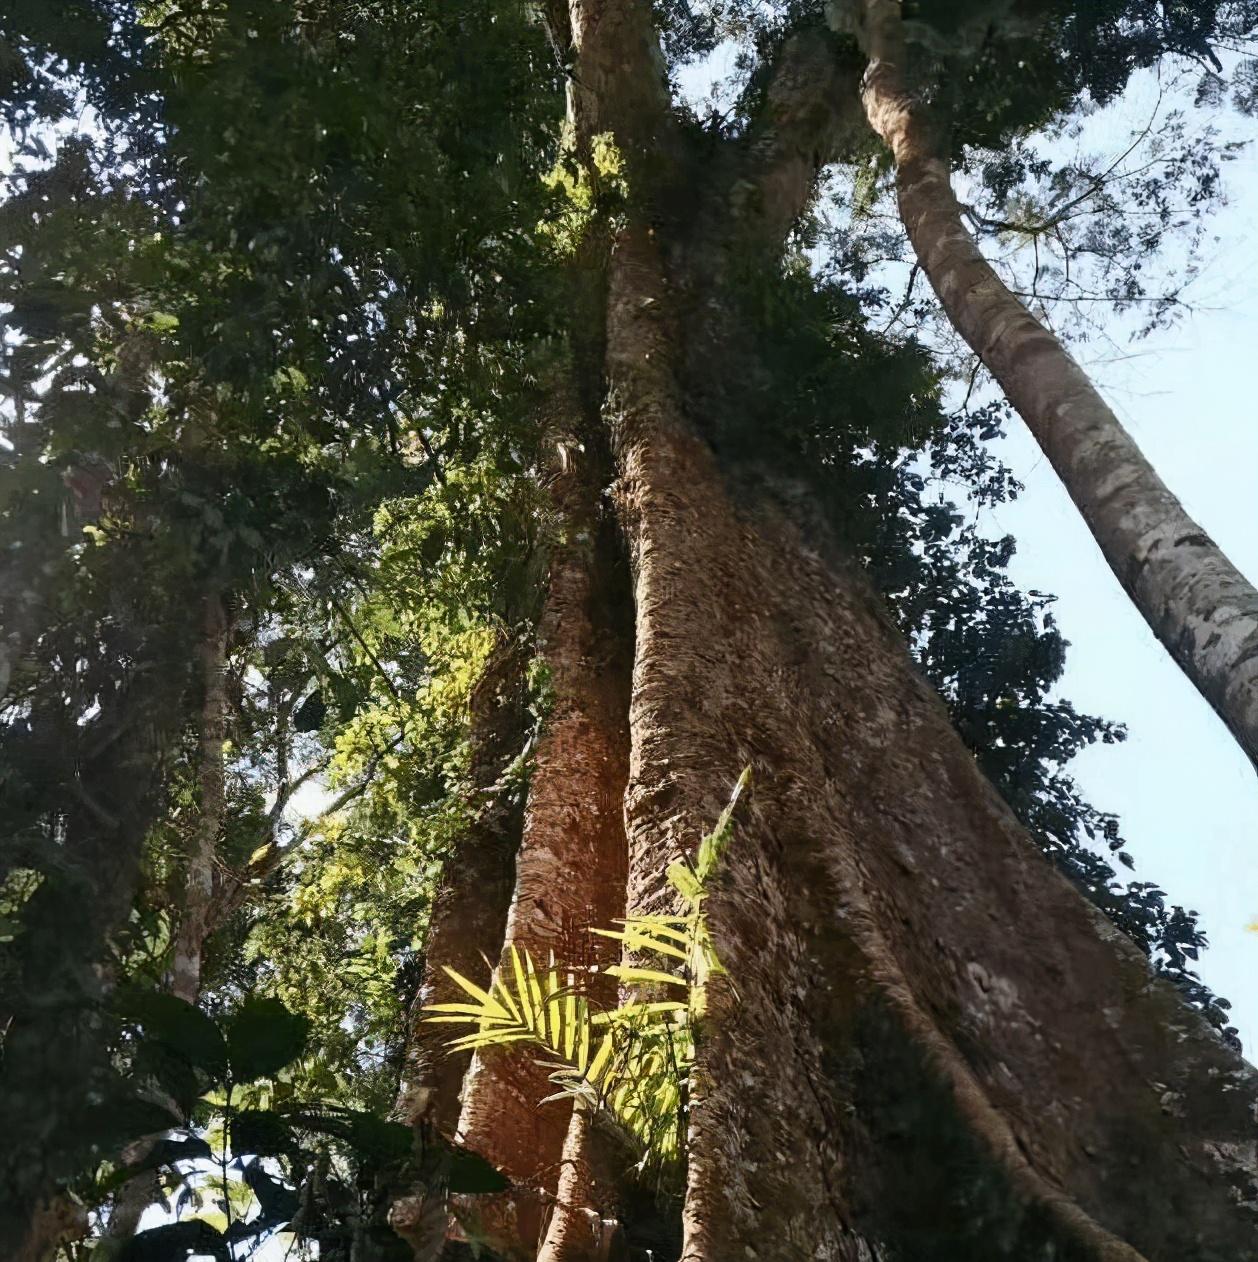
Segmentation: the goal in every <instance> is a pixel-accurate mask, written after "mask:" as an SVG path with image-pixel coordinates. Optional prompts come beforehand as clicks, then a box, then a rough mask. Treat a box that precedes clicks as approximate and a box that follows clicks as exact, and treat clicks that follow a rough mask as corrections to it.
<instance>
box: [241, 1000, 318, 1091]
mask: <svg viewBox="0 0 1258 1262" xmlns="http://www.w3.org/2000/svg"><path fill="white" fill-rule="evenodd" d="M309 1033H310V1022H309V1020H308V1019H307V1018H306V1017H304V1016H299V1015H298V1014H297V1013H294V1012H290V1011H289V1010H288V1009H287V1008H286V1007H285V1006H284V1005H283V1004H282V1003H280V1001H279V1000H278V999H272V998H269V997H262V998H257V997H254V998H250V999H246V1000H245V1002H244V1003H243V1004H241V1005H240V1007H239V1008H237V1009H236V1011H235V1012H234V1013H233V1014H232V1016H231V1017H230V1019H229V1020H228V1022H227V1061H228V1064H229V1065H230V1067H231V1072H232V1078H233V1079H234V1080H235V1081H236V1082H252V1081H253V1080H254V1079H255V1078H266V1077H269V1076H270V1075H271V1074H274V1073H278V1072H279V1070H281V1069H283V1068H284V1066H285V1065H288V1064H291V1062H293V1061H295V1060H296V1059H297V1058H298V1057H299V1056H300V1055H301V1054H302V1052H303V1051H304V1050H305V1047H306V1039H307V1037H308V1035H309Z"/></svg>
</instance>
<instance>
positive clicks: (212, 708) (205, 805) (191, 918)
mask: <svg viewBox="0 0 1258 1262" xmlns="http://www.w3.org/2000/svg"><path fill="white" fill-rule="evenodd" d="M202 630H203V639H202V643H201V684H202V694H201V724H200V751H201V757H200V762H199V766H198V776H197V778H198V787H199V789H200V809H199V813H198V815H197V824H196V829H195V831H194V833H193V837H192V846H191V851H190V853H189V856H188V868H187V872H186V875H185V879H184V903H183V906H182V908H181V909H180V918H179V926H178V929H177V930H176V932H175V942H174V954H173V960H172V965H171V981H170V992H171V994H173V995H175V996H176V997H177V998H179V999H182V1000H184V1002H185V1003H191V1004H195V1003H196V1002H197V999H198V998H199V996H200V994H201V955H202V952H203V951H204V949H205V942H206V939H207V938H208V937H209V935H210V933H211V931H212V929H213V925H212V923H211V915H210V911H211V906H212V903H213V897H214V887H215V866H214V865H215V857H216V854H217V850H218V839H219V835H220V834H221V833H222V831H223V820H224V817H225V815H226V812H227V796H226V779H225V773H224V761H223V742H224V741H225V740H226V739H227V690H226V669H227V634H228V626H227V611H226V609H225V608H224V605H223V600H222V597H221V596H219V595H218V594H217V593H211V594H210V595H208V596H206V598H205V603H204V620H203V627H202ZM158 1138H160V1136H156V1135H151V1136H147V1137H145V1138H143V1139H138V1140H136V1141H134V1142H133V1143H131V1144H129V1145H128V1146H127V1148H126V1149H125V1150H124V1151H123V1153H122V1163H123V1165H131V1164H133V1163H135V1162H138V1161H140V1160H142V1159H143V1158H144V1157H145V1156H146V1155H147V1153H148V1152H149V1151H150V1149H151V1148H152V1147H153V1144H154V1143H155V1142H156V1141H157V1139H158ZM160 1197H161V1180H160V1179H159V1177H158V1174H157V1171H156V1170H150V1171H146V1172H145V1173H143V1174H138V1175H136V1176H135V1177H134V1178H132V1179H129V1180H128V1181H127V1182H126V1183H124V1184H123V1185H122V1186H121V1187H120V1188H119V1189H118V1191H117V1192H116V1193H115V1195H114V1204H113V1210H112V1212H111V1213H110V1215H109V1225H108V1227H107V1228H106V1236H107V1237H108V1238H110V1239H114V1240H127V1239H129V1238H130V1237H131V1236H134V1235H135V1234H136V1232H137V1231H138V1230H139V1228H140V1220H141V1219H142V1218H143V1217H144V1211H145V1210H147V1209H148V1207H149V1206H150V1205H153V1204H155V1203H156V1202H157V1200H158V1199H159V1198H160Z"/></svg>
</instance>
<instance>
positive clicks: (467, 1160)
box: [449, 1148, 511, 1196]
mask: <svg viewBox="0 0 1258 1262" xmlns="http://www.w3.org/2000/svg"><path fill="white" fill-rule="evenodd" d="M510 1186H511V1181H510V1180H509V1179H508V1178H507V1176H506V1175H505V1174H503V1173H502V1171H501V1170H498V1169H495V1167H494V1166H492V1165H490V1163H489V1162H488V1161H486V1160H485V1158H484V1157H482V1156H481V1155H480V1154H479V1153H475V1152H472V1150H471V1149H470V1148H456V1149H455V1150H454V1151H453V1152H452V1153H451V1154H450V1168H449V1187H450V1191H451V1192H452V1193H454V1194H455V1195H456V1196H469V1195H471V1196H475V1195H478V1194H480V1193H485V1192H505V1191H506V1190H507V1188H509V1187H510Z"/></svg>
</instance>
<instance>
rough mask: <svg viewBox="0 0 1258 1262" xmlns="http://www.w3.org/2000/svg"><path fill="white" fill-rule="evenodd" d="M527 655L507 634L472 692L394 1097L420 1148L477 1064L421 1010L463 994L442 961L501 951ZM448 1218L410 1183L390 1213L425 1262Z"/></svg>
mask: <svg viewBox="0 0 1258 1262" xmlns="http://www.w3.org/2000/svg"><path fill="white" fill-rule="evenodd" d="M527 656H528V647H527V645H526V644H525V643H524V642H523V641H521V640H520V639H519V638H511V639H504V640H503V641H502V642H501V643H499V644H498V645H497V646H496V647H495V649H494V651H493V653H492V654H491V655H490V658H489V660H488V662H486V664H485V670H484V672H483V674H482V675H481V678H480V680H479V681H478V682H477V684H476V687H475V688H474V689H473V691H472V695H471V698H470V706H469V709H470V715H469V741H470V743H471V754H470V764H469V768H468V779H469V790H470V801H469V804H468V805H469V812H470V819H469V821H468V824H467V827H466V830H465V831H464V833H463V835H462V836H461V837H460V839H459V841H458V842H457V844H456V846H455V848H454V850H453V851H452V852H451V854H450V855H449V856H448V858H447V859H446V861H445V864H444V865H443V870H442V875H441V884H440V887H439V888H438V890H437V894H436V897H435V898H434V900H433V904H432V912H431V914H430V916H429V920H428V931H427V936H426V939H425V943H424V966H423V975H422V978H421V980H420V984H419V988H418V990H417V991H416V994H415V999H414V1002H413V1003H412V1005H411V1010H410V1017H409V1022H410V1028H409V1029H408V1031H407V1042H406V1060H405V1064H404V1066H403V1071H402V1084H401V1090H400V1092H399V1095H398V1102H397V1114H398V1116H399V1118H400V1119H401V1120H402V1121H403V1122H405V1123H406V1124H407V1125H409V1126H411V1127H413V1128H414V1129H415V1131H416V1135H417V1140H418V1143H419V1144H420V1146H421V1149H422V1148H423V1147H424V1146H425V1145H427V1144H430V1143H432V1142H433V1141H434V1139H435V1138H436V1137H437V1136H440V1137H441V1138H443V1139H450V1138H452V1137H453V1136H454V1133H455V1131H456V1129H457V1128H458V1122H459V1108H460V1101H459V1095H460V1091H461V1088H462V1085H463V1078H464V1075H465V1074H466V1072H467V1068H468V1065H469V1063H470V1061H471V1056H470V1054H469V1053H465V1052H463V1053H456V1054H451V1053H450V1052H449V1050H448V1048H447V1047H446V1043H447V1042H448V1040H449V1038H450V1033H449V1027H448V1026H444V1025H433V1024H430V1023H428V1022H426V1021H425V1020H424V1016H425V1014H424V1008H425V1006H426V1005H428V1004H433V1003H449V1002H453V1001H456V1000H458V999H461V998H463V996H462V994H461V992H460V991H459V989H458V987H457V986H455V985H454V983H453V982H451V981H450V979H449V978H448V977H447V976H446V974H445V972H444V971H443V967H444V966H449V967H450V968H453V969H455V970H456V971H457V972H459V973H461V974H462V975H463V976H464V977H475V978H479V977H480V975H481V972H482V971H483V969H484V964H483V960H485V959H493V958H494V957H495V956H496V955H497V954H498V952H499V951H500V950H501V948H502V938H503V932H504V929H505V926H506V922H507V909H508V907H509V906H510V903H511V892H512V889H513V888H514V885H515V859H516V851H517V850H518V848H519V845H520V833H521V826H522V820H523V810H522V805H521V803H520V801H519V799H518V797H517V796H516V794H515V793H514V792H512V791H510V790H509V789H508V787H507V786H505V785H504V784H503V783H502V778H503V775H504V773H505V772H506V771H507V769H508V768H509V766H510V765H511V763H512V762H513V760H514V759H515V758H517V757H518V756H519V755H520V754H521V753H522V752H523V751H524V742H525V738H526V732H527V730H528V689H527V681H526V676H527V667H528V660H527ZM448 1222H449V1216H448V1213H447V1208H446V1199H445V1196H444V1193H443V1191H442V1190H441V1189H440V1188H431V1187H427V1186H416V1187H412V1188H409V1189H407V1190H406V1192H405V1194H404V1195H401V1196H398V1197H397V1198H396V1199H395V1200H394V1202H393V1205H392V1206H391V1208H390V1211H389V1223H390V1225H391V1226H392V1227H393V1230H394V1231H396V1232H397V1234H398V1235H399V1236H401V1237H402V1238H403V1239H404V1240H406V1241H407V1243H408V1244H409V1245H410V1246H411V1249H412V1251H413V1253H414V1255H415V1257H417V1258H421V1259H423V1258H431V1257H436V1256H437V1255H438V1254H439V1253H440V1251H441V1247H442V1245H443V1243H444V1241H445V1236H446V1228H447V1225H448Z"/></svg>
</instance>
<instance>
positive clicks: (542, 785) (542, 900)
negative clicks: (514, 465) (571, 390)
mask: <svg viewBox="0 0 1258 1262" xmlns="http://www.w3.org/2000/svg"><path fill="white" fill-rule="evenodd" d="M559 442H560V447H561V451H560V466H561V467H560V470H559V472H558V474H557V477H556V479H555V484H554V487H553V495H554V499H555V504H556V507H557V509H558V511H559V515H560V520H561V529H562V531H563V532H564V537H563V538H562V539H561V540H560V541H558V542H557V544H556V545H555V548H554V551H553V555H552V558H551V565H550V573H549V580H548V588H547V596H546V603H545V607H544V609H543V613H542V617H541V620H540V624H539V627H538V650H539V654H540V656H541V659H542V661H543V663H544V664H545V666H546V669H547V672H548V682H549V689H550V691H551V694H552V697H553V702H552V708H551V711H550V713H549V714H548V715H547V716H546V718H545V720H544V722H543V727H542V732H541V735H540V737H539V739H538V744H537V750H536V753H535V755H534V759H533V768H532V773H531V777H530V783H529V793H528V803H527V806H526V808H525V816H524V832H523V839H522V841H521V845H520V851H519V855H518V856H517V859H516V870H515V893H514V895H513V898H512V902H511V908H510V912H509V913H508V917H507V926H506V933H505V942H504V948H505V947H510V946H515V947H517V948H519V949H521V950H528V951H529V952H530V953H531V954H532V955H533V958H534V959H535V960H537V961H538V962H539V963H543V962H545V961H546V960H547V959H548V957H549V956H550V955H551V953H553V955H554V958H555V959H556V960H557V961H561V962H563V963H565V964H569V965H573V966H582V965H588V964H598V965H601V966H605V965H607V964H610V963H612V962H613V960H614V952H613V951H612V949H611V946H610V943H608V941H607V940H606V939H603V938H599V937H596V936H595V935H592V934H591V933H590V930H591V928H599V927H603V926H606V925H608V924H610V923H611V922H612V921H613V920H614V919H615V918H616V917H617V916H620V915H623V912H624V898H625V863H626V857H625V835H624V826H623V823H622V819H621V802H622V800H623V796H624V787H625V775H626V766H627V748H628V735H627V731H626V721H625V713H626V708H627V685H628V668H629V660H628V648H627V642H626V638H625V635H624V632H623V627H624V625H625V624H624V615H625V609H624V607H623V603H622V602H623V593H622V592H620V591H618V590H617V586H618V585H617V583H616V578H615V576H616V575H618V574H619V573H620V568H621V567H620V565H619V564H618V557H617V555H616V553H615V550H614V543H613V542H612V540H611V539H610V537H609V532H608V530H607V528H606V523H600V520H599V515H600V514H599V509H598V498H597V486H598V483H597V480H596V473H595V470H594V469H593V468H592V467H591V466H592V460H591V458H590V456H589V454H588V453H584V452H582V451H581V449H580V445H579V444H578V443H577V442H576V441H575V437H574V436H573V435H571V434H565V435H560V436H559ZM609 549H610V553H609ZM588 984H589V986H590V987H591V993H592V997H593V999H594V1000H595V1001H596V1002H598V1003H602V1004H604V1005H607V1004H610V1003H614V1000H615V988H614V986H613V985H611V984H610V983H609V981H608V980H606V979H603V978H594V979H592V980H591V981H590V982H589V983H588ZM553 1090H554V1088H553V1087H552V1086H551V1084H550V1082H549V1073H548V1070H547V1068H546V1067H545V1065H543V1064H540V1063H539V1062H538V1058H537V1055H536V1052H535V1051H527V1050H526V1051H519V1050H515V1049H495V1050H494V1051H492V1052H490V1053H488V1054H486V1055H483V1056H482V1055H477V1056H476V1057H474V1058H473V1061H472V1064H471V1067H470V1068H469V1070H468V1073H467V1076H466V1078H465V1080H464V1091H463V1112H462V1116H461V1118H460V1121H459V1137H460V1138H461V1140H462V1141H463V1142H464V1143H466V1144H467V1145H468V1146H469V1147H471V1148H474V1149H475V1150H477V1151H478V1152H480V1153H481V1154H482V1155H484V1156H485V1157H487V1158H488V1159H489V1160H490V1161H492V1162H493V1163H494V1164H495V1165H497V1166H498V1167H499V1168H500V1169H503V1170H506V1171H509V1172H510V1173H511V1176H512V1178H513V1181H514V1182H515V1183H516V1184H517V1187H516V1188H515V1189H514V1190H513V1192H512V1193H510V1194H506V1195H504V1197H503V1198H501V1199H500V1200H498V1202H497V1203H495V1204H491V1203H489V1201H488V1198H485V1197H479V1198H476V1199H475V1202H474V1203H469V1204H468V1205H466V1206H464V1207H462V1210H461V1212H462V1213H463V1214H464V1216H465V1217H466V1218H467V1219H468V1223H469V1230H471V1231H473V1232H475V1233H477V1234H479V1235H482V1236H484V1237H486V1238H487V1239H489V1240H490V1242H491V1243H492V1244H494V1246H495V1247H496V1248H498V1249H499V1250H500V1251H502V1252H504V1253H506V1254H508V1255H510V1256H519V1257H528V1258H531V1257H533V1256H534V1255H535V1254H536V1251H537V1247H538V1243H539V1239H540V1234H541V1228H542V1204H543V1202H542V1199H541V1197H539V1196H538V1195H536V1193H537V1192H540V1191H543V1190H544V1191H545V1192H546V1193H547V1194H549V1195H553V1194H554V1189H555V1186H556V1182H557V1179H558V1174H559V1170H560V1161H561V1154H562V1150H563V1145H564V1138H565V1133H566V1130H567V1124H568V1110H566V1109H565V1108H564V1107H563V1106H562V1105H561V1104H552V1105H548V1106H544V1107H539V1102H540V1101H541V1100H542V1099H543V1098H544V1097H546V1096H548V1095H550V1094H552V1093H553Z"/></svg>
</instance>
